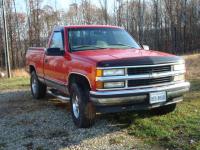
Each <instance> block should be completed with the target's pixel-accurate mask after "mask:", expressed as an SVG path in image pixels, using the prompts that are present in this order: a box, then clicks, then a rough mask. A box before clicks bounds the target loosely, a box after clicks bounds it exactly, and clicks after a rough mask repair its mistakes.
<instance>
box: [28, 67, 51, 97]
mask: <svg viewBox="0 0 200 150" xmlns="http://www.w3.org/2000/svg"><path fill="white" fill-rule="evenodd" d="M46 89H47V86H46V85H45V84H43V83H42V82H40V81H39V80H38V77H37V75H36V73H35V71H33V72H32V73H31V93H32V95H33V97H34V98H35V99H40V98H44V97H45V95H46Z"/></svg>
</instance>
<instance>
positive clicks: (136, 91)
mask: <svg viewBox="0 0 200 150" xmlns="http://www.w3.org/2000/svg"><path fill="white" fill-rule="evenodd" d="M189 87H190V83H189V82H182V83H178V84H173V85H169V86H160V87H152V88H143V89H134V90H120V91H119V90H118V91H90V94H91V95H96V96H107V95H121V94H140V93H148V92H155V91H167V90H173V89H176V88H188V90H189Z"/></svg>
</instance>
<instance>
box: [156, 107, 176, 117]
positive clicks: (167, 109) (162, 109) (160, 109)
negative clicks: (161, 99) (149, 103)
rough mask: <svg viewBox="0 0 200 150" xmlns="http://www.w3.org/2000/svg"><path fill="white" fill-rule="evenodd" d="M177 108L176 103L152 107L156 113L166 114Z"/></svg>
mask: <svg viewBox="0 0 200 150" xmlns="http://www.w3.org/2000/svg"><path fill="white" fill-rule="evenodd" d="M175 109H176V104H171V105H166V106H161V107H158V108H154V109H152V112H153V113H154V114H156V115H165V114H168V113H170V112H173V111H174V110H175Z"/></svg>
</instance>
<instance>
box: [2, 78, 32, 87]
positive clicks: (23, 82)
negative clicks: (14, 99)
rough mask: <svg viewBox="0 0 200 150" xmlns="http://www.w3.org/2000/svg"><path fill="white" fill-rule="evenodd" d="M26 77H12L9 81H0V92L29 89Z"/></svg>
mask: <svg viewBox="0 0 200 150" xmlns="http://www.w3.org/2000/svg"><path fill="white" fill-rule="evenodd" d="M29 80H30V79H29V78H28V77H14V78H11V79H7V78H6V79H0V90H11V89H25V88H28V87H29Z"/></svg>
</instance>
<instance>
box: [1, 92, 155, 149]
mask: <svg viewBox="0 0 200 150" xmlns="http://www.w3.org/2000/svg"><path fill="white" fill-rule="evenodd" d="M0 102H1V105H0V117H1V121H0V127H1V128H0V141H1V140H2V139H4V141H5V142H4V143H5V144H4V145H5V148H7V149H17V148H19V147H26V148H32V149H37V147H39V146H42V147H43V148H44V149H49V146H50V147H54V148H55V149H59V148H69V149H70V148H73V147H76V146H77V145H80V144H81V143H82V142H83V141H90V142H93V140H97V139H98V140H99V139H101V140H106V138H105V137H107V136H109V135H111V134H115V133H117V132H119V131H121V129H122V128H127V127H128V126H129V125H131V124H132V123H134V121H135V119H136V118H138V117H140V118H141V117H142V118H145V117H151V116H152V114H149V113H148V112H145V111H144V112H142V113H141V112H140V113H139V115H138V113H137V112H128V113H126V112H125V113H115V114H101V115H97V120H96V123H95V125H94V126H93V127H91V128H88V129H78V128H77V127H75V126H74V124H73V121H72V118H71V113H70V106H69V103H61V102H60V101H58V100H56V99H55V98H53V97H52V96H49V95H47V97H46V98H45V99H42V100H40V101H38V100H34V99H32V96H31V94H30V91H29V90H16V91H6V92H0ZM11 131H15V132H14V133H13V132H11ZM5 133H8V134H6V136H5ZM16 137H17V138H16ZM98 140H97V141H98ZM12 141H15V142H14V143H13V142H12ZM41 143H42V144H41Z"/></svg>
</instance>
